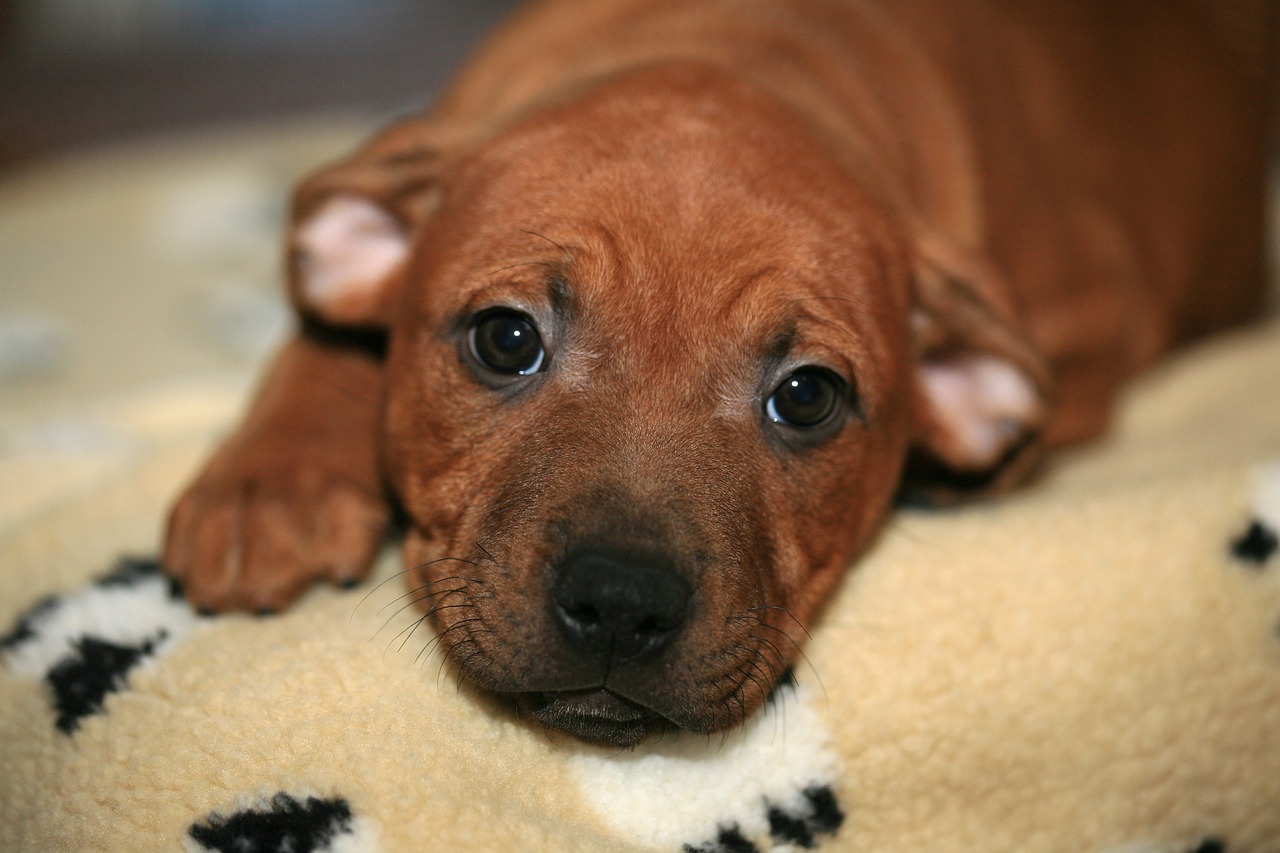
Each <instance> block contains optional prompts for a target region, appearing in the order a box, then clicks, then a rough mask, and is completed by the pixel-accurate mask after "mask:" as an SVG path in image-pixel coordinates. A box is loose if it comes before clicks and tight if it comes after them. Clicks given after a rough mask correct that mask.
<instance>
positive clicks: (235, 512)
mask: <svg viewBox="0 0 1280 853" xmlns="http://www.w3.org/2000/svg"><path fill="white" fill-rule="evenodd" d="M382 386H383V374H382V363H381V358H380V355H379V354H378V353H377V352H375V351H374V350H373V349H372V348H365V347H361V346H348V345H343V344H335V343H331V342H328V341H322V340H319V339H317V338H316V337H314V336H310V335H307V334H302V335H299V336H298V337H296V338H295V339H293V340H292V341H290V342H289V343H288V344H287V345H286V346H285V347H284V349H283V350H282V351H281V352H280V354H279V355H278V356H277V358H276V360H275V362H274V364H272V366H271V368H270V370H269V372H268V374H267V376H266V379H265V381H264V382H263V385H262V387H261V389H260V390H259V392H258V395H257V398H256V399H255V400H254V402H253V404H252V407H251V408H250V411H249V414H248V416H247V417H246V419H245V421H244V423H243V424H242V425H241V426H240V427H239V429H237V430H236V432H235V433H233V434H232V435H231V437H230V438H228V439H227V440H226V441H225V443H224V444H223V445H222V446H221V448H220V449H219V450H218V451H217V453H216V454H215V455H214V456H213V458H212V459H211V460H210V461H209V462H208V463H207V464H206V466H205V468H204V470H203V471H202V472H201V473H200V474H199V476H198V477H196V479H195V482H193V483H192V484H191V485H190V486H189V487H188V488H187V490H186V492H185V493H184V494H183V495H182V497H181V498H180V499H179V500H178V502H177V504H176V505H175V506H174V508H173V511H172V513H171V515H170V518H169V528H168V535H167V541H166V544H165V553H164V562H165V565H166V567H167V569H168V571H169V572H170V573H171V574H172V575H173V576H174V577H176V578H178V579H180V580H181V581H182V583H183V585H184V588H185V590H186V595H187V597H188V598H189V599H190V601H191V603H192V604H193V605H194V606H195V607H197V608H200V609H202V610H206V611H222V610H232V609H243V610H250V611H255V612H274V611H278V610H280V609H282V608H284V607H286V606H288V605H289V604H290V603H292V602H293V600H294V599H296V598H297V597H298V596H299V595H301V593H302V592H303V590H305V589H306V587H307V586H308V585H309V584H310V583H311V582H312V581H314V580H317V579H327V580H329V581H332V582H334V583H338V584H346V583H353V582H355V581H358V580H360V579H361V578H363V577H364V576H365V574H367V572H368V571H369V567H370V565H371V564H372V562H373V559H374V557H375V556H376V554H377V551H378V547H379V545H380V544H381V542H382V540H383V537H384V535H385V532H386V528H387V524H388V518H389V508H388V504H387V500H386V497H385V494H384V492H383V488H382V482H381V478H380V475H379V467H378V456H377V429H378V418H379V416H380V408H381V398H382Z"/></svg>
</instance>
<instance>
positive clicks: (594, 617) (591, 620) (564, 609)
mask: <svg viewBox="0 0 1280 853" xmlns="http://www.w3.org/2000/svg"><path fill="white" fill-rule="evenodd" d="M556 609H557V610H558V611H559V613H560V616H561V618H562V619H564V620H566V621H568V622H572V623H573V624H574V625H577V626H579V627H580V628H581V629H582V630H594V629H596V628H598V627H600V611H599V610H597V609H595V608H594V607H592V606H591V605H589V604H575V605H565V604H562V603H560V602H557V603H556Z"/></svg>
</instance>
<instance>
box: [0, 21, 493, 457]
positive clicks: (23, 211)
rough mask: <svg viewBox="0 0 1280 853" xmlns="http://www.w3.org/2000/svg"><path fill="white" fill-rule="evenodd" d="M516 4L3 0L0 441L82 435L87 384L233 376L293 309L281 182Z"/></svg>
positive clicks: (455, 57)
mask: <svg viewBox="0 0 1280 853" xmlns="http://www.w3.org/2000/svg"><path fill="white" fill-rule="evenodd" d="M512 5H514V0H0V457H2V456H3V455H4V454H5V453H16V452H19V451H22V450H23V449H24V448H25V449H28V450H29V449H31V445H32V443H33V442H34V444H35V445H38V446H39V445H42V443H50V442H52V443H53V444H54V445H58V446H59V447H61V446H63V445H68V446H72V447H79V446H81V445H85V446H92V445H93V443H94V442H95V441H98V440H100V439H101V436H98V437H97V438H95V437H94V435H92V434H91V431H86V429H85V428H84V427H83V424H81V425H79V426H77V424H78V423H80V421H79V420H77V418H78V415H77V414H76V412H77V411H78V410H80V409H82V408H84V407H85V406H86V405H88V403H89V401H93V400H100V399H105V398H106V397H109V396H110V395H116V396H119V395H120V394H121V393H134V392H139V391H143V390H145V391H146V392H148V393H157V390H156V389H157V388H166V389H168V391H169V392H172V393H174V394H176V393H180V392H181V391H182V390H183V389H190V388H194V387H197V386H199V385H200V383H201V382H204V381H206V380H210V378H211V377H212V378H225V377H228V376H231V377H235V379H236V382H238V383H240V385H246V384H247V383H248V382H249V380H250V377H252V375H253V374H254V372H255V371H256V370H258V369H259V368H260V365H261V364H262V363H263V361H264V359H265V358H266V357H267V355H268V354H269V352H270V351H271V350H272V348H273V347H274V346H275V345H276V344H277V342H278V341H279V340H280V338H281V337H282V336H284V335H285V334H286V333H287V331H288V327H289V323H290V319H289V317H288V315H287V312H286V311H285V309H284V304H283V299H282V296H281V288H280V257H281V251H280V245H281V224H282V220H283V215H284V206H285V203H286V200H287V198H288V194H289V191H290V188H291V186H292V185H293V184H294V182H295V181H296V180H297V179H298V178H299V177H300V176H301V175H303V174H305V173H307V172H309V171H311V170H312V169H315V168H317V167H318V166H320V165H322V164H324V163H325V162H327V161H330V160H332V159H334V158H336V157H339V156H342V155H343V154H344V153H345V152H346V151H348V150H349V149H350V148H352V147H353V146H354V145H356V144H358V143H359V141H360V140H361V139H362V138H364V137H365V136H366V135H368V134H369V133H370V132H372V131H373V130H375V129H376V128H378V127H379V126H380V125H382V124H385V123H386V122H387V121H388V120H389V119H390V118H391V117H393V116H394V115H396V114H399V113H403V112H407V111H411V110H416V109H419V108H422V107H423V106H426V105H427V104H429V103H430V101H431V100H432V98H433V97H434V96H435V95H436V93H438V92H439V90H440V89H441V87H442V86H443V85H444V84H445V83H446V82H447V80H448V79H449V77H450V75H451V74H452V72H453V71H454V70H455V69H456V68H457V67H458V66H459V64H460V63H461V62H462V61H463V59H465V57H466V56H467V55H468V54H469V52H470V51H471V50H472V48H473V47H474V46H475V44H476V42H478V41H479V39H480V38H481V37H482V36H483V34H484V33H485V32H487V31H488V30H489V29H491V28H492V27H493V26H494V25H495V24H496V23H497V22H498V21H499V20H500V19H501V18H502V16H503V14H504V13H505V12H506V11H507V10H508V8H509V7H511V6H512ZM166 383H167V384H166ZM237 399H238V398H237ZM50 424H52V425H53V426H50Z"/></svg>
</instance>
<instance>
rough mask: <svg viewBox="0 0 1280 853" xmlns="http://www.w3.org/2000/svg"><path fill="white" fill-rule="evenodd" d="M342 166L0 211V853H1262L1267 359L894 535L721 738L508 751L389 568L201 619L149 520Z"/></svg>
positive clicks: (236, 377) (31, 199) (1205, 373)
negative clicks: (324, 182)
mask: <svg viewBox="0 0 1280 853" xmlns="http://www.w3.org/2000/svg"><path fill="white" fill-rule="evenodd" d="M352 136H354V134H347V133H346V131H344V130H339V131H338V132H336V133H334V134H330V135H329V136H328V137H327V139H328V140H329V142H328V143H325V144H323V145H322V144H321V143H322V142H324V139H325V138H323V135H321V136H317V133H316V131H315V129H314V128H304V129H303V132H301V133H298V134H296V135H294V136H292V137H290V138H292V139H293V140H294V141H293V142H292V143H288V144H285V143H282V142H281V140H280V138H279V137H278V136H277V137H272V138H264V137H263V135H262V134H261V133H254V134H249V135H248V137H242V138H240V139H239V140H238V141H235V142H234V143H233V144H230V145H229V146H224V147H223V148H218V147H217V146H215V149H216V150H215V152H214V153H215V154H217V155H218V156H217V157H214V158H213V159H212V160H210V159H208V158H207V157H204V155H201V156H202V158H203V159H201V160H200V162H204V163H206V165H207V164H208V163H210V162H217V163H220V164H222V165H221V166H219V167H218V169H215V170H214V171H213V172H212V173H210V174H206V176H205V178H203V179H198V180H197V183H200V186H198V187H194V188H193V187H192V185H191V181H192V180H193V179H192V178H191V177H190V176H191V175H192V174H193V168H192V162H191V155H190V152H191V150H192V148H191V144H190V143H189V142H188V143H184V144H183V145H181V146H179V148H180V150H181V151H182V152H184V153H183V154H182V156H181V157H177V158H176V159H175V158H173V157H168V156H167V155H166V156H160V155H159V154H157V152H156V151H154V150H151V151H144V152H137V151H135V152H133V153H132V154H130V155H129V157H130V158H131V160H132V164H130V163H125V164H123V165H122V163H121V161H120V160H119V158H117V159H114V160H111V159H110V158H108V160H106V161H100V162H98V163H97V165H93V164H90V165H89V166H85V165H84V164H80V165H78V166H76V167H75V168H74V169H71V170H70V171H65V170H64V171H63V172H61V173H60V177H58V176H54V177H52V178H51V177H50V176H49V175H48V174H45V175H44V176H42V177H39V179H38V180H37V179H36V178H32V179H31V180H29V181H27V184H28V185H24V186H25V189H24V186H17V187H16V188H15V185H14V183H12V182H10V183H9V184H8V185H7V189H6V187H3V186H0V196H2V197H0V201H2V202H3V203H0V273H2V274H3V276H4V287H0V320H4V319H5V317H4V316H2V315H3V312H4V311H18V313H21V314H22V316H21V317H19V318H18V321H16V322H14V323H10V325H9V326H7V327H6V326H5V325H4V323H2V322H0V327H3V328H0V850H3V851H63V850H67V851H70V850H75V851H152V850H156V851H160V850H175V851H182V850H185V851H281V852H282V853H283V851H293V853H302V851H314V853H321V852H322V851H329V853H357V851H358V853H396V851H419V850H476V851H490V850H494V851H508V850H520V851H566V850H575V851H576V850H581V851H692V852H693V853H730V852H731V851H734V853H736V852H737V851H760V853H763V851H777V853H782V851H797V850H802V849H820V850H823V851H858V852H859V853H866V852H867V851H870V853H899V851H900V852H901V853H908V851H910V853H922V852H923V851H928V853H951V851H955V853H961V851H963V852H964V853H970V851H978V850H982V851H1015V852H1016V853H1039V851H1044V853H1224V851H1229V853H1268V851H1280V553H1277V532H1278V531H1280V322H1276V321H1275V320H1272V321H1270V322H1269V323H1267V324H1264V325H1261V326H1259V327H1257V328H1254V329H1251V330H1244V331H1241V332H1239V333H1236V334H1233V335H1231V336H1229V337H1227V338H1223V339H1220V340H1218V341H1215V342H1211V343H1209V344H1207V345H1205V346H1202V347H1201V348H1198V349H1196V350H1192V351H1189V352H1186V353H1184V354H1182V355H1181V356H1179V357H1178V358H1177V359H1175V360H1174V361H1172V362H1170V363H1168V364H1166V365H1165V366H1163V367H1161V368H1160V369H1159V370H1158V371H1156V372H1154V373H1152V374H1150V375H1148V376H1147V377H1145V378H1144V379H1142V380H1141V381H1139V382H1138V383H1136V384H1135V385H1134V386H1133V388H1132V389H1131V391H1130V393H1129V394H1128V396H1127V398H1126V400H1125V403H1124V406H1123V407H1122V410H1121V412H1120V416H1119V419H1118V423H1117V425H1116V428H1115V430H1114V431H1113V432H1112V434H1111V435H1110V436H1109V438H1108V439H1107V440H1105V441H1104V442H1102V443H1100V444H1097V445H1094V446H1092V447H1089V448H1087V449H1084V450H1081V451H1078V452H1074V453H1072V454H1065V455H1062V456H1059V457H1057V458H1055V459H1053V460H1052V461H1051V464H1050V465H1049V467H1048V469H1047V470H1046V471H1045V472H1044V474H1043V476H1041V477H1040V479H1039V480H1038V481H1036V482H1034V483H1032V484H1030V485H1028V486H1027V487H1026V488H1024V489H1022V490H1020V491H1019V492H1017V493H1015V494H1013V495H1010V496H1008V497H1007V498H1005V499H1002V500H1000V501H998V502H992V503H987V504H982V505H978V506H973V507H969V508H965V509H958V510H948V511H941V512H923V511H914V510H911V511H908V510H904V511H902V512H900V513H899V514H897V515H896V516H895V517H894V519H893V520H892V522H891V524H890V525H889V527H888V529H886V530H885V532H884V534H883V536H882V537H881V538H880V539H879V541H878V542H877V544H876V545H875V547H874V549H873V550H872V552H871V553H870V554H869V555H868V556H867V557H866V558H865V559H863V560H861V561H859V563H858V564H857V565H856V566H854V567H852V568H851V570H850V572H849V574H848V576H847V578H846V581H845V583H844V584H843V585H842V587H841V588H840V590H839V591H838V594H837V596H836V597H835V599H834V600H833V601H832V602H831V605H830V607H828V608H827V609H826V611H825V612H824V613H823V615H822V618H821V619H820V621H819V622H818V624H817V625H816V626H815V627H814V628H813V630H812V637H811V639H810V640H809V641H808V643H807V645H806V646H805V650H804V656H803V657H802V658H801V659H800V660H799V662H798V663H797V665H796V667H795V669H794V672H793V674H792V677H791V679H790V680H789V682H788V683H787V684H785V685H783V686H782V687H781V688H780V689H779V690H778V691H777V692H776V693H775V695H774V696H773V698H772V700H771V701H770V703H769V705H768V706H767V707H766V708H765V710H764V711H763V712H762V713H760V714H759V715H757V716H756V717H755V718H753V719H752V720H750V721H749V722H748V724H747V725H745V726H744V727H742V728H741V729H738V730H735V731H731V732H726V733H724V734H723V735H716V736H714V737H698V736H690V735H684V736H678V737H676V736H669V737H665V738H663V739H660V740H658V741H656V742H652V743H646V744H643V745H642V746H640V747H639V748H637V749H634V750H630V751H615V750H602V749H596V748H592V747H587V746H584V745H582V744H579V743H576V742H573V741H570V740H568V739H566V738H563V737H559V736H552V735H549V734H547V733H546V732H544V731H542V730H538V729H535V728H533V727H531V726H530V725H528V724H526V723H525V722H523V721H521V720H519V719H518V718H517V717H516V716H515V715H514V713H513V712H512V711H511V710H510V709H509V708H507V707H505V706H503V705H502V704H501V703H499V702H495V701H493V700H492V699H490V698H487V697H485V696H481V695H477V694H476V693H475V692H474V691H473V690H472V689H471V688H470V687H469V686H468V685H466V684H464V683H460V682H459V681H458V680H457V678H456V674H455V673H454V672H452V671H451V670H450V669H449V668H448V667H447V666H445V665H444V663H443V661H442V660H441V658H440V656H439V654H438V652H437V649H436V646H435V644H434V643H433V638H432V636H431V632H430V629H429V627H428V626H426V625H424V624H422V623H421V622H420V618H419V617H420V614H419V613H418V612H417V611H416V610H415V609H414V608H413V607H411V606H406V605H407V603H408V601H407V599H405V598H404V597H403V595H404V589H403V588H402V587H401V585H400V582H399V579H398V578H397V577H396V572H397V571H398V563H397V559H396V555H395V553H394V550H393V549H388V553H387V554H386V555H384V558H383V559H382V561H381V562H380V563H379V567H378V569H377V570H376V572H375V574H374V576H373V577H372V578H371V579H370V580H369V581H368V582H366V583H364V584H363V585H361V586H360V587H358V588H356V589H354V590H349V591H340V590H337V589H333V588H327V587H317V588H315V589H314V590H312V591H311V592H310V593H309V594H308V595H307V596H306V597H305V598H304V600H303V601H302V602H301V603H300V604H299V606H297V607H296V608H295V609H292V610H290V611H288V612H286V613H284V614H282V615H280V616H278V617H274V618H265V619H263V618H254V617H250V616H244V615H232V616H219V617H216V618H203V617H198V616H197V615H196V614H194V613H193V612H192V611H191V610H190V609H189V608H188V607H187V606H186V605H185V604H184V603H183V602H182V601H181V600H180V599H179V598H177V597H175V595H174V594H173V590H172V589H171V588H170V586H169V584H168V583H167V582H166V581H165V580H164V578H163V576H162V575H161V574H160V573H159V571H158V568H157V566H156V564H155V562H154V559H155V552H156V548H157V544H158V541H159V536H160V529H161V525H162V521H163V516H164V513H165V510H166V508H167V505H168V503H169V501H170V500H171V499H172V497H173V495H174V494H175V492H176V491H177V490H178V489H179V488H180V486H181V485H182V484H183V483H184V482H185V481H186V480H187V478H189V477H190V476H191V475H192V474H193V473H194V471H195V470H196V468H197V466H198V465H199V464H200V461H201V460H202V458H203V457H204V455H205V454H206V453H207V452H208V449H209V447H210V446H211V444H212V443H213V442H214V441H216V439H217V436H218V435H219V434H220V433H221V432H222V431H224V430H225V429H226V428H227V426H228V425H229V424H230V423H231V422H232V421H233V420H234V418H235V417H236V415H237V413H238V411H239V410H240V408H241V407H242V405H243V399H244V395H245V393H246V390H247V385H248V377H249V375H250V372H251V371H250V365H251V364H252V363H253V362H254V360H255V359H256V358H258V357H259V355H258V354H259V353H261V351H262V346H263V345H264V344H263V342H264V341H268V340H270V339H272V338H273V336H274V335H276V334H278V333H279V322H280V318H279V316H278V315H270V314H269V313H268V314H267V315H264V314H262V313H261V312H260V311H258V310H257V309H256V308H255V307H254V306H259V307H260V306H262V305H266V304H271V305H276V304H278V298H277V297H275V296H269V297H263V296H261V294H264V293H265V294H269V293H273V288H274V287H275V285H274V283H273V281H272V279H273V278H274V263H275V262H274V260H273V258H274V252H275V248H274V247H275V240H276V237H275V232H274V231H273V230H272V229H271V228H270V227H265V226H263V225H262V223H264V222H274V221H277V220H276V219H275V218H274V213H273V211H272V210H271V209H268V208H269V207H270V206H271V205H275V206H276V207H278V203H279V202H278V199H280V198H283V195H284V187H285V186H286V185H287V183H288V181H289V180H292V176H293V175H294V174H296V173H297V171H299V170H301V169H304V168H306V167H307V166H308V165H309V164H311V163H314V162H316V161H317V160H320V159H323V156H324V154H327V153H331V152H332V151H333V150H338V149H339V148H340V147H341V146H340V144H339V143H345V142H346V141H348V140H349V139H350V138H351V137H352ZM335 137H338V138H339V143H333V140H334V139H335ZM317 140H319V142H318V141H317ZM330 143H333V144H330ZM318 148H324V149H325V151H324V153H320V152H318V151H317V150H316V149H318ZM227 152H231V153H227ZM264 152H265V153H264ZM161 154H163V152H161ZM295 154H296V156H294V155H295ZM223 155H226V156H223ZM218 157H221V158H222V159H218ZM264 157H266V158H267V159H266V160H263V159H262V158H264ZM104 163H105V165H104ZM246 163H247V164H249V166H251V168H250V167H249V166H245V164H246ZM242 167H244V168H242ZM195 171H198V170H195ZM157 174H160V175H162V176H163V177H164V179H163V181H159V180H157V181H156V182H155V184H154V192H153V191H152V189H149V187H152V186H153V185H152V184H148V183H147V180H148V179H147V178H145V176H155V175H157ZM184 176H185V177H184ZM237 176H238V177H237ZM264 176H265V177H264ZM104 181H105V183H104ZM201 181H203V183H201ZM21 183H22V182H19V184H21ZM242 186H243V187H247V189H246V190H245V192H244V193H240V192H239V191H238V190H236V187H242ZM59 187H62V188H63V190H65V192H63V194H62V195H59V192H60V191H59V189H58V188H59ZM94 187H96V188H97V189H94ZM22 192H25V193H26V195H22ZM5 193H8V194H7V195H6V194H5ZM15 193H17V194H18V195H15ZM148 194H149V195H148ZM18 196H21V198H19V197H18ZM60 198H61V199H66V200H67V201H66V204H65V205H63V204H62V202H60V201H58V199H60ZM245 199H249V200H250V202H251V203H249V204H248V207H245V201H244V200H245ZM253 199H258V201H253ZM264 199H271V200H273V201H270V202H268V201H263V200H264ZM19 202H21V203H19ZM59 205H62V206H61V207H60V206H59ZM134 207H136V208H137V210H139V211H145V212H146V215H145V217H142V218H140V219H139V220H138V222H143V220H145V222H143V225H145V227H143V225H140V224H138V222H134V221H133V220H132V219H130V214H129V213H128V211H129V210H132V209H134ZM20 211H27V213H24V214H22V215H21V216H20V215H19V212H20ZM276 212H278V211H276ZM140 216H141V214H140ZM77 223H79V224H77ZM218 223H223V224H222V225H221V226H219V225H218ZM226 223H239V224H238V225H227V224H226ZM245 223H247V225H245ZM75 228H80V229H81V230H80V231H78V232H76V231H73V229H75ZM241 228H242V230H237V229H241ZM112 229H115V230H112ZM220 229H221V230H220ZM228 229H230V230H228ZM77 234H78V235H79V236H77ZM131 234H132V235H143V236H144V237H146V240H152V237H153V236H155V235H156V234H159V237H157V238H156V240H158V242H156V241H152V242H146V241H144V242H143V243H140V244H139V246H140V248H139V249H138V250H137V251H136V252H135V253H134V254H133V255H132V256H130V258H128V259H127V261H126V260H122V259H121V258H120V257H118V255H113V254H111V253H112V252H117V253H118V252H119V250H120V247H121V246H123V245H126V243H127V241H128V239H129V235H131ZM148 235H150V236H148ZM42 246H44V247H45V248H44V249H43V250H41V247H42ZM66 246H76V247H78V250H77V252H75V253H69V252H67V251H66V248H65V247H66ZM175 247H176V248H175ZM162 250H163V251H162ZM40 251H43V252H44V253H43V254H40ZM95 252H96V253H98V254H95ZM184 252H185V254H184ZM246 258H248V259H249V260H246ZM201 275H204V276H205V277H204V278H203V279H201V278H200V276H201ZM24 276H25V278H24ZM22 281H28V284H27V285H20V286H15V285H14V282H19V284H20V283H21V282H22ZM68 282H75V283H76V284H77V285H78V286H80V287H79V289H76V290H70V289H68V290H60V289H59V288H62V287H64V286H66V285H67V283H68ZM6 288H7V289H6ZM184 288H186V289H185V290H184ZM175 294H177V295H175ZM39 299H48V300H52V301H50V302H48V303H47V305H46V307H45V308H42V307H41V305H44V304H45V303H39V304H38V300H39ZM273 300H274V301H273ZM15 306H16V307H15ZM46 308H47V312H46V313H41V312H42V311H46ZM19 309H20V310H19ZM23 312H25V313H23ZM192 316H195V317H197V318H198V323H196V324H195V325H185V326H184V325H182V323H183V322H186V323H188V324H190V323H191V322H192V321H191V320H190V317H192ZM273 316H274V317H275V319H272V317H273ZM49 317H55V318H62V320H61V321H62V322H65V323H67V324H68V325H67V326H65V327H63V329H62V331H61V332H60V331H59V327H58V326H57V325H56V323H55V324H53V325H50V324H49V323H46V322H45V320H47V319H48V318H49ZM42 318H44V319H42ZM180 318H187V319H186V320H180ZM77 324H79V325H77ZM255 324H256V325H255ZM273 324H274V325H273ZM6 330H7V331H6ZM246 335H248V336H249V337H251V338H252V337H253V336H255V335H256V336H257V337H256V338H254V340H247V339H246V338H245V336H246ZM166 336H167V337H166ZM202 340H208V341H212V342H214V344H216V346H214V345H213V344H211V345H210V346H208V347H203V345H199V346H198V345H197V344H199V343H200V341H202ZM255 341H256V343H255ZM128 343H132V344H134V346H132V347H128V348H126V347H123V346H122V345H123V344H128ZM139 343H141V344H142V345H138V344H139ZM202 347H203V348H202ZM215 350H217V353H223V354H224V355H225V358H224V355H217V354H216V353H215ZM227 353H230V355H226V354H227ZM236 353H239V354H238V355H237V354H236ZM77 370H80V371H81V372H79V373H77V372H76V371H77ZM58 371H62V373H59V372H58ZM42 376H43V377H52V378H45V379H40V377H42ZM33 377H34V378H33ZM59 377H62V378H59ZM60 382H61V383H63V386H62V387H61V388H60V389H59V388H58V387H55V386H58V383H60ZM67 383H70V384H69V385H68V384H67Z"/></svg>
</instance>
